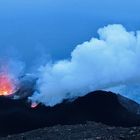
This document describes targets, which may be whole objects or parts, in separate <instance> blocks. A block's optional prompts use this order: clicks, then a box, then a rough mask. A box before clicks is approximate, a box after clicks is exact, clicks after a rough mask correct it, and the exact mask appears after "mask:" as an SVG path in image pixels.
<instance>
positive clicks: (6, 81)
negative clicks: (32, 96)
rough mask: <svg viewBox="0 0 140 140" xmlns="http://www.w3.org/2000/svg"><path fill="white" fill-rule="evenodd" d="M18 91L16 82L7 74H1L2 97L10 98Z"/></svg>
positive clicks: (0, 88)
mask: <svg viewBox="0 0 140 140" xmlns="http://www.w3.org/2000/svg"><path fill="white" fill-rule="evenodd" d="M16 89H17V87H16V82H15V80H14V79H13V78H12V77H11V76H10V75H9V74H7V73H0V96H10V95H12V94H13V93H15V91H16Z"/></svg>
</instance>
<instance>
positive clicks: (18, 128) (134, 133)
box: [0, 91, 140, 140]
mask: <svg viewBox="0 0 140 140" xmlns="http://www.w3.org/2000/svg"><path fill="white" fill-rule="evenodd" d="M30 105H31V104H30V103H29V102H28V101H27V100H26V99H25V98H22V99H18V100H13V99H10V98H6V97H0V136H1V137H5V138H1V139H13V140H16V139H19V140H20V139H27V140H28V139H29V140H30V139H31V140H33V139H38V140H40V139H41V140H45V139H47V140H49V139H52V140H55V139H56V140H57V139H58V140H59V139H60V140H61V139H66V140H67V139H68V140H71V139H72V140H75V139H76V140H77V139H84V140H86V139H88V140H92V139H93V140H94V139H103V140H109V139H114V140H116V139H131V140H133V139H138V138H139V134H140V127H139V126H140V115H139V110H140V106H139V104H137V103H135V102H134V101H132V100H130V99H127V98H125V97H123V96H121V95H117V94H114V93H112V92H105V91H96V92H91V93H89V94H87V95H85V96H83V97H79V98H77V99H75V100H73V101H68V100H65V101H63V102H62V103H61V104H57V105H55V106H54V107H46V106H43V105H41V104H39V105H38V106H37V107H36V108H31V106H30ZM87 122H88V123H87ZM95 122H98V123H95ZM104 124H106V125H104ZM111 126H112V127H111ZM123 127H125V128H123ZM39 128H40V129H39ZM41 128H42V129H41ZM32 130H34V131H32ZM27 131H28V132H27ZM19 133H21V134H19ZM138 140H139V139H138Z"/></svg>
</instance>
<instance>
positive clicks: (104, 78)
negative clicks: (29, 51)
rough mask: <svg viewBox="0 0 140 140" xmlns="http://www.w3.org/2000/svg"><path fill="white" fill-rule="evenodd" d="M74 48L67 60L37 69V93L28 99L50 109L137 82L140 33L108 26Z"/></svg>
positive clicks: (119, 26) (139, 62) (139, 67)
mask: <svg viewBox="0 0 140 140" xmlns="http://www.w3.org/2000/svg"><path fill="white" fill-rule="evenodd" d="M98 34H99V39H98V38H92V39H91V40H90V41H86V42H84V43H83V44H80V45H78V46H76V48H75V49H74V50H73V51H72V53H71V59H70V60H61V61H58V62H56V63H55V64H46V66H42V67H40V69H39V80H38V81H37V87H36V88H37V91H36V92H35V93H34V95H33V96H32V97H30V99H31V100H32V101H33V102H41V103H43V104H45V105H49V106H53V105H55V104H57V103H60V102H62V100H63V99H66V98H75V97H78V96H83V95H84V94H86V93H88V92H89V91H94V90H99V89H108V88H110V87H115V86H120V85H127V84H138V83H140V73H139V70H140V61H139V60H140V32H139V31H137V32H128V31H126V29H125V28H124V27H123V26H122V25H118V24H115V25H108V26H106V27H103V28H101V29H99V30H98Z"/></svg>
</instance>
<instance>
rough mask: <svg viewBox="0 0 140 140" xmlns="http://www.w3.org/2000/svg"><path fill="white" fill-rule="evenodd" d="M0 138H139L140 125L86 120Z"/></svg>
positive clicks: (102, 139) (108, 139) (41, 139)
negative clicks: (118, 124)
mask: <svg viewBox="0 0 140 140" xmlns="http://www.w3.org/2000/svg"><path fill="white" fill-rule="evenodd" d="M1 140H140V127H130V128H123V127H110V126H107V125H104V124H101V123H95V122H87V123H86V124H77V125H63V126H61V125H57V126H53V127H46V128H42V129H37V130H33V131H30V132H26V133H21V134H17V135H8V136H7V137H3V138H1Z"/></svg>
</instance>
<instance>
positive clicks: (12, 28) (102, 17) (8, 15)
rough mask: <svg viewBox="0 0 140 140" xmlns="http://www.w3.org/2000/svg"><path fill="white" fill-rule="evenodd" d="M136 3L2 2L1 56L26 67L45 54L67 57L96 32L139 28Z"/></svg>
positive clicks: (102, 0) (111, 0) (130, 0)
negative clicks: (113, 27) (109, 26)
mask: <svg viewBox="0 0 140 140" xmlns="http://www.w3.org/2000/svg"><path fill="white" fill-rule="evenodd" d="M139 7H140V1H139V0H70V1H66V0H1V1H0V49H1V51H0V55H1V56H3V55H7V56H18V57H20V58H21V59H22V60H25V61H26V62H27V63H28V64H29V63H32V61H34V60H37V59H38V58H40V57H41V55H42V56H44V55H46V54H47V55H50V56H51V58H52V59H53V60H54V59H63V58H68V57H70V52H71V51H72V50H73V48H74V47H75V46H76V45H77V44H79V43H82V42H84V41H86V40H89V39H90V38H91V37H92V36H96V35H97V34H96V32H97V29H98V28H99V27H102V26H105V25H107V24H112V23H121V24H123V25H124V26H125V27H126V28H127V29H128V30H136V29H140V14H139V13H140V8H139Z"/></svg>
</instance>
